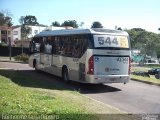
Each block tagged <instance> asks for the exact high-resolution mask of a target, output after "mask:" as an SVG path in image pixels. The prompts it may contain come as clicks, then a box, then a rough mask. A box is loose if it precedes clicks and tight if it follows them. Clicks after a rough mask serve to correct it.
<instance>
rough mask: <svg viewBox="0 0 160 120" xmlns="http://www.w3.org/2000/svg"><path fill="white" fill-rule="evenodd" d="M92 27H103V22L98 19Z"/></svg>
mask: <svg viewBox="0 0 160 120" xmlns="http://www.w3.org/2000/svg"><path fill="white" fill-rule="evenodd" d="M91 28H103V26H102V24H101V23H100V22H98V21H95V22H93V23H92V26H91Z"/></svg>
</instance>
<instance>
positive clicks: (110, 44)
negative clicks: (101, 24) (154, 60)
mask: <svg viewBox="0 0 160 120" xmlns="http://www.w3.org/2000/svg"><path fill="white" fill-rule="evenodd" d="M93 39H94V47H95V48H122V49H123V48H125V49H126V48H128V49H129V47H130V46H129V40H128V37H127V36H116V35H93Z"/></svg>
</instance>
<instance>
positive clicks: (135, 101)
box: [0, 62, 160, 114]
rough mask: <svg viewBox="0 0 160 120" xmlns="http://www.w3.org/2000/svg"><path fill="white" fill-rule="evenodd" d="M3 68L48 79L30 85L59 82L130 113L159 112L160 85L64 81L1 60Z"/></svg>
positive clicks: (49, 87) (59, 84)
mask: <svg viewBox="0 0 160 120" xmlns="http://www.w3.org/2000/svg"><path fill="white" fill-rule="evenodd" d="M0 68H10V69H13V70H18V71H19V72H22V73H23V74H26V75H29V76H32V77H33V78H34V79H35V78H36V79H39V80H40V79H41V82H44V81H45V82H44V83H43V85H39V81H37V86H31V85H30V86H27V87H40V88H45V89H52V85H57V86H60V87H63V89H68V90H77V91H79V92H80V93H82V94H84V95H86V96H89V97H91V98H93V99H96V100H98V101H101V102H103V103H107V104H109V105H111V106H114V107H117V108H119V109H120V110H123V111H126V112H129V113H134V114H142V113H147V114H160V87H159V86H155V85H149V84H146V83H141V82H136V81H132V80H131V81H130V83H128V84H126V85H124V84H119V83H118V84H117V83H116V84H105V85H91V84H79V83H76V82H71V83H65V82H63V81H62V80H61V78H59V77H56V76H53V75H50V74H46V73H44V72H40V73H38V72H36V71H34V69H33V68H30V67H29V66H28V64H21V63H10V62H0ZM45 84H46V85H45ZM38 85H39V86H38Z"/></svg>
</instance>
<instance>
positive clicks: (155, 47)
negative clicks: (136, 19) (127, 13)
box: [126, 28, 160, 57]
mask: <svg viewBox="0 0 160 120" xmlns="http://www.w3.org/2000/svg"><path fill="white" fill-rule="evenodd" d="M126 31H127V32H128V33H129V35H130V40H131V48H132V49H139V50H140V51H141V53H142V54H147V55H149V56H152V57H155V53H157V56H158V57H160V49H159V48H160V35H159V34H156V33H152V32H148V31H145V30H144V29H142V28H133V29H131V30H126Z"/></svg>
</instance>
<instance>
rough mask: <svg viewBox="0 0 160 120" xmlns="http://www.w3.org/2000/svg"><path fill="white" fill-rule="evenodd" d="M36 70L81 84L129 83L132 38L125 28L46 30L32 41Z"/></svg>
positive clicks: (31, 57) (31, 62) (32, 60)
mask: <svg viewBox="0 0 160 120" xmlns="http://www.w3.org/2000/svg"><path fill="white" fill-rule="evenodd" d="M30 52H31V56H30V58H29V65H30V66H31V67H34V68H35V70H41V71H45V72H48V73H51V74H54V75H56V76H60V77H62V78H63V80H64V81H69V80H72V81H77V82H81V83H95V84H97V83H127V82H128V81H129V80H130V57H131V51H130V40H129V35H128V33H127V32H125V31H119V30H109V29H102V28H96V29H65V30H54V31H43V32H41V33H39V34H38V35H36V36H35V37H34V38H33V39H32V41H31V43H30Z"/></svg>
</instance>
